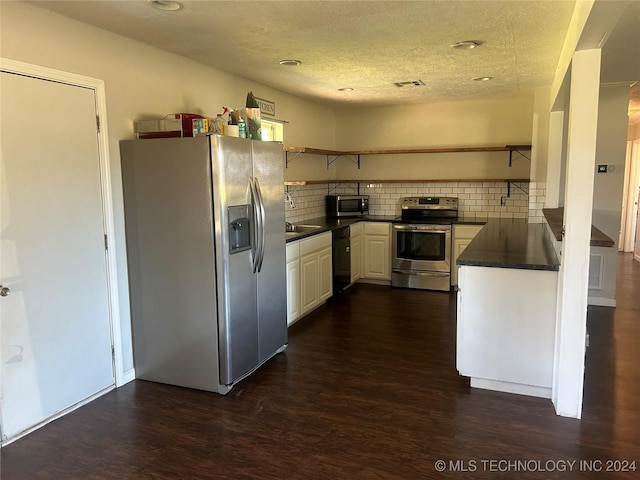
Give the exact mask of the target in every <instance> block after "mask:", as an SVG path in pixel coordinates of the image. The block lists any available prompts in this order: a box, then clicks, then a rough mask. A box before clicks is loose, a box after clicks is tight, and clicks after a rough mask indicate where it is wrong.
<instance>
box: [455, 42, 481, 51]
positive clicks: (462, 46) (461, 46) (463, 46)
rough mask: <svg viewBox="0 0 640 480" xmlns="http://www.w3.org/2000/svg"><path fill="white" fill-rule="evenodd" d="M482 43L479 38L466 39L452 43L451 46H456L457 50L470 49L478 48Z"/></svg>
mask: <svg viewBox="0 0 640 480" xmlns="http://www.w3.org/2000/svg"><path fill="white" fill-rule="evenodd" d="M480 45H482V42H480V41H478V40H464V41H462V42H456V43H454V44H453V45H451V48H455V49H456V50H470V49H472V48H476V47H479V46H480Z"/></svg>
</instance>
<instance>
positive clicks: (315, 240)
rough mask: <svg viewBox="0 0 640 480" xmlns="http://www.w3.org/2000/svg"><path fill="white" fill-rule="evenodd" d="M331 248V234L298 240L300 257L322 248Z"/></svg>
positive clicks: (325, 233)
mask: <svg viewBox="0 0 640 480" xmlns="http://www.w3.org/2000/svg"><path fill="white" fill-rule="evenodd" d="M330 246H331V232H324V233H320V234H318V235H314V236H313V237H309V238H305V239H304V240H300V255H306V254H307V253H311V252H315V251H316V250H320V249H321V248H323V247H330Z"/></svg>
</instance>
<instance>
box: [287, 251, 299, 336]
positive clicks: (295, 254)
mask: <svg viewBox="0 0 640 480" xmlns="http://www.w3.org/2000/svg"><path fill="white" fill-rule="evenodd" d="M300 315H301V309H300V242H291V243H287V325H291V324H292V323H293V322H295V321H296V320H297V319H298V318H300Z"/></svg>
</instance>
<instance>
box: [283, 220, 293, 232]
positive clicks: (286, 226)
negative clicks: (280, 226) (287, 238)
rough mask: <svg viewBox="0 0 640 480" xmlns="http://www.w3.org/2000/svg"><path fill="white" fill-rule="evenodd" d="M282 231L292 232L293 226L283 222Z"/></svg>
mask: <svg viewBox="0 0 640 480" xmlns="http://www.w3.org/2000/svg"><path fill="white" fill-rule="evenodd" d="M284 230H285V231H286V232H293V225H292V224H291V223H290V222H284Z"/></svg>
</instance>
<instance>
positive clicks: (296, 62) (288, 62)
mask: <svg viewBox="0 0 640 480" xmlns="http://www.w3.org/2000/svg"><path fill="white" fill-rule="evenodd" d="M301 63H302V62H301V61H300V60H293V59H291V60H280V65H288V66H290V67H297V66H298V65H300V64H301Z"/></svg>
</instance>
